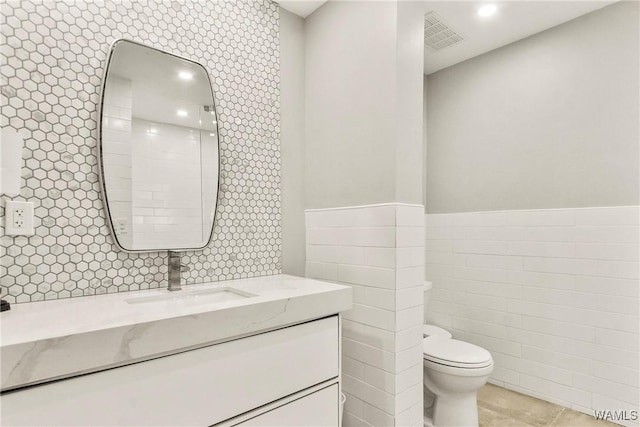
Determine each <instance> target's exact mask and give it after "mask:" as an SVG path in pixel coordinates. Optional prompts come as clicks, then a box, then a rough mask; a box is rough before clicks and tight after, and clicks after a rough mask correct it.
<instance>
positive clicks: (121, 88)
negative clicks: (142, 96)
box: [102, 76, 133, 247]
mask: <svg viewBox="0 0 640 427" xmlns="http://www.w3.org/2000/svg"><path fill="white" fill-rule="evenodd" d="M104 98H105V99H104V104H103V106H102V108H103V114H104V123H103V128H102V139H103V141H104V144H103V153H102V155H103V156H104V160H105V163H108V164H109V165H120V166H119V167H109V173H108V174H105V179H106V184H107V186H108V187H109V188H110V189H111V188H112V189H113V191H110V192H109V201H110V204H109V207H110V209H111V217H112V218H113V219H114V226H115V227H114V230H115V232H116V234H117V235H118V240H119V241H120V242H121V243H122V244H123V245H125V246H127V247H130V246H131V245H132V242H133V233H132V215H131V212H132V208H131V203H132V197H133V195H132V194H133V189H132V172H131V168H132V162H131V121H132V109H133V92H132V87H131V80H129V79H124V78H121V77H117V76H113V77H112V78H111V80H110V84H109V85H108V86H107V87H106V91H105V95H104Z"/></svg>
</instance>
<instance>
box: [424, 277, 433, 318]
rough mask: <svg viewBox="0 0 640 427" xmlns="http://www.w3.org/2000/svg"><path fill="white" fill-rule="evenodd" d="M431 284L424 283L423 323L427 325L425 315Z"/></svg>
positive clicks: (427, 308) (427, 310) (427, 309)
mask: <svg viewBox="0 0 640 427" xmlns="http://www.w3.org/2000/svg"><path fill="white" fill-rule="evenodd" d="M432 287H433V284H432V283H431V282H427V281H425V282H424V318H423V319H422V320H423V323H424V324H427V323H428V322H427V313H428V312H429V297H430V296H431V288H432Z"/></svg>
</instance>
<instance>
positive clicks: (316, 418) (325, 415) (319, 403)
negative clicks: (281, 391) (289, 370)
mask: <svg viewBox="0 0 640 427" xmlns="http://www.w3.org/2000/svg"><path fill="white" fill-rule="evenodd" d="M235 425H236V426H242V427H265V426H278V427H311V426H322V427H327V426H337V425H338V385H337V384H334V385H332V386H329V387H327V388H323V389H322V390H319V391H316V392H315V393H311V394H309V395H307V396H304V397H301V398H300V399H298V400H294V401H293V402H290V403H287V404H285V405H282V406H279V407H277V408H275V409H273V410H271V411H269V412H266V413H264V414H261V415H258V416H257V417H254V418H251V419H249V420H247V421H244V422H242V423H240V424H235Z"/></svg>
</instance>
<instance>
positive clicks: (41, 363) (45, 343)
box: [0, 275, 351, 426]
mask: <svg viewBox="0 0 640 427" xmlns="http://www.w3.org/2000/svg"><path fill="white" fill-rule="evenodd" d="M349 308H351V289H350V288H348V287H345V286H340V285H335V284H331V283H326V282H321V281H316V280H310V279H303V278H297V277H292V276H286V275H278V276H267V277H260V278H252V279H242V280H234V281H227V282H217V283H212V284H202V285H191V286H186V287H185V290H183V291H180V292H173V293H169V292H167V291H166V290H164V289H162V290H150V291H139V292H125V293H119V294H111V295H102V296H95V297H87V298H75V299H70V300H56V301H48V302H41V303H33V304H22V305H20V304H18V305H16V306H14V308H13V309H12V310H11V311H9V312H4V313H2V317H1V320H2V346H1V356H2V390H3V394H2V396H1V400H2V415H1V418H0V423H1V424H2V425H12V426H13V425H83V426H86V425H129V426H131V425H136V426H142V425H154V426H157V425H171V426H181V425H189V426H208V425H225V426H227V425H228V426H232V425H246V426H264V425H278V426H306V425H322V426H328V425H338V412H339V395H340V316H339V313H340V312H342V311H345V310H348V309H349Z"/></svg>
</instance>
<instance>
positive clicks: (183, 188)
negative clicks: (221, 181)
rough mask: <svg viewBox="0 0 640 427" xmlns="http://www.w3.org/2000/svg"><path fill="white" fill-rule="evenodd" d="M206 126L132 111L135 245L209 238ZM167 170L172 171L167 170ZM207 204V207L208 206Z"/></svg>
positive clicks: (172, 244)
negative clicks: (184, 124)
mask: <svg viewBox="0 0 640 427" xmlns="http://www.w3.org/2000/svg"><path fill="white" fill-rule="evenodd" d="M210 143H213V141H209V140H208V139H207V133H206V132H200V130H199V129H192V128H188V127H182V126H177V125H173V124H167V123H153V122H150V121H147V120H143V119H140V118H138V117H135V118H134V120H133V125H132V148H131V151H132V162H133V164H134V165H135V167H134V168H133V171H134V174H133V185H132V188H133V223H134V226H133V241H134V242H135V245H136V247H150V248H157V247H190V246H197V245H195V244H194V242H203V241H206V240H207V239H208V237H209V236H208V235H206V233H207V232H208V231H209V228H208V227H206V229H205V228H204V227H203V220H202V219H203V218H207V217H208V215H206V213H205V212H204V210H205V209H206V208H205V206H203V204H202V199H203V198H202V195H201V190H200V188H201V187H202V181H203V180H202V176H201V170H202V167H201V163H202V164H204V163H206V164H215V163H216V162H217V159H216V158H214V159H205V158H203V157H202V153H203V150H202V148H203V146H205V145H207V144H210ZM168 172H171V173H168ZM207 208H209V209H210V208H211V207H210V206H208V207H207Z"/></svg>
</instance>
